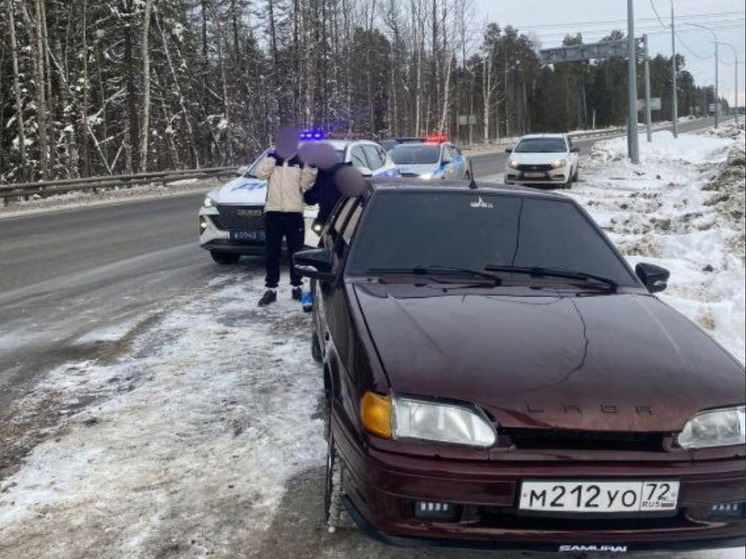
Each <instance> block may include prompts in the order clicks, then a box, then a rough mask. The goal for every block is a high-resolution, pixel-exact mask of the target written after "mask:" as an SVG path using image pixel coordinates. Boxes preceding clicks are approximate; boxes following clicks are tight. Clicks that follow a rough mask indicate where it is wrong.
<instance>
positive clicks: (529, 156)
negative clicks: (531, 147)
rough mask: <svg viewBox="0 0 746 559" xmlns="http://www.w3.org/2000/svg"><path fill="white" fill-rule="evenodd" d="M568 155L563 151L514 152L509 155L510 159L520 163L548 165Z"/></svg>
mask: <svg viewBox="0 0 746 559" xmlns="http://www.w3.org/2000/svg"><path fill="white" fill-rule="evenodd" d="M568 157H569V155H568V154H567V152H565V153H515V152H513V153H512V154H511V155H510V159H512V160H513V161H518V162H519V163H521V164H522V165H549V164H550V163H553V162H555V161H557V160H558V159H567V158H568Z"/></svg>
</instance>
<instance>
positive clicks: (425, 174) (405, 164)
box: [389, 136, 471, 180]
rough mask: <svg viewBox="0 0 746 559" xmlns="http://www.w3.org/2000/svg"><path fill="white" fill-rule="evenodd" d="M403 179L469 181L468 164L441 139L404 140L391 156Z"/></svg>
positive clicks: (451, 146)
mask: <svg viewBox="0 0 746 559" xmlns="http://www.w3.org/2000/svg"><path fill="white" fill-rule="evenodd" d="M389 155H390V156H391V159H392V160H393V161H394V164H395V165H396V167H397V168H398V169H399V171H400V172H401V175H402V176H403V177H419V178H421V179H452V180H470V179H471V171H470V168H469V161H468V160H467V158H466V156H464V155H463V154H462V153H461V152H460V151H459V150H458V148H457V147H456V146H455V145H453V144H452V143H451V142H447V141H445V138H443V137H442V136H431V137H428V138H425V139H422V140H413V139H412V138H404V139H401V140H400V143H399V144H398V145H396V146H394V148H393V149H392V150H391V151H390V152H389Z"/></svg>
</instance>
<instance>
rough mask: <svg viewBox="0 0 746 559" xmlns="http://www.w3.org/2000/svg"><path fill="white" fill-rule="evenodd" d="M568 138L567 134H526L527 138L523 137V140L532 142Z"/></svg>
mask: <svg viewBox="0 0 746 559" xmlns="http://www.w3.org/2000/svg"><path fill="white" fill-rule="evenodd" d="M566 137H567V134H558V133H552V134H526V135H525V136H521V140H532V139H534V138H561V139H563V140H564V139H565V138H566Z"/></svg>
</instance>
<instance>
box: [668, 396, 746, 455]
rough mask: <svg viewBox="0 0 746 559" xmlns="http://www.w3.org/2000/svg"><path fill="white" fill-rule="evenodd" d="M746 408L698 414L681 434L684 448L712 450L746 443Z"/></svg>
mask: <svg viewBox="0 0 746 559" xmlns="http://www.w3.org/2000/svg"><path fill="white" fill-rule="evenodd" d="M745 433H746V406H738V407H735V408H724V409H720V410H710V411H704V412H701V413H698V414H697V415H695V416H694V417H693V418H692V419H691V420H689V423H687V424H686V426H685V427H684V430H683V431H681V433H680V434H679V439H678V441H679V446H681V447H682V448H712V447H716V446H733V445H741V444H744V443H745V442H746V437H745Z"/></svg>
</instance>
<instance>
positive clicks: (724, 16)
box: [475, 0, 746, 106]
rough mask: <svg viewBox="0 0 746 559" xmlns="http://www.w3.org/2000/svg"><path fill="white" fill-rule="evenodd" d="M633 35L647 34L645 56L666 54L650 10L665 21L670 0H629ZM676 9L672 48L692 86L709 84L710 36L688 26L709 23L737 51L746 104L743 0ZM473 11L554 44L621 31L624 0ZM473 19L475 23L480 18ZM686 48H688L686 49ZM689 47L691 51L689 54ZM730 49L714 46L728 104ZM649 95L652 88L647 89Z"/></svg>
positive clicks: (525, 2)
mask: <svg viewBox="0 0 746 559" xmlns="http://www.w3.org/2000/svg"><path fill="white" fill-rule="evenodd" d="M633 1H634V9H635V27H636V30H635V35H637V36H638V37H641V36H642V34H643V33H648V35H649V43H650V54H651V56H655V55H656V54H657V53H662V54H665V55H666V56H670V55H671V32H670V28H667V29H664V28H663V27H662V26H661V24H660V22H659V21H658V19H657V18H656V14H655V12H654V11H653V5H655V7H656V8H657V10H658V13H659V14H660V16H661V18H662V19H663V22H664V23H665V24H666V25H669V24H670V20H671V3H670V0H633ZM673 1H674V8H675V13H676V28H677V35H678V36H679V37H680V39H679V38H677V48H676V51H677V52H678V53H679V54H681V55H683V56H684V57H685V60H686V66H685V69H686V70H688V71H689V72H691V73H692V74H693V75H694V79H695V80H696V82H697V84H698V85H714V84H715V58H714V48H715V47H714V45H713V44H712V41H713V37H712V35H711V34H710V33H708V32H707V31H705V30H703V29H699V28H696V27H693V26H691V25H689V23H697V24H700V25H705V26H707V27H710V28H711V29H712V30H713V31H714V32H715V33H716V34H717V38H718V41H720V42H723V43H729V44H730V45H732V46H733V47H734V48H735V49H736V51H737V52H738V62H739V67H738V70H739V71H738V101H739V105H741V106H744V104H746V95H745V94H744V92H745V91H746V87H745V85H746V80H744V61H745V60H746V46H745V45H744V18H745V17H746V15H745V14H746V12H745V11H744V1H743V0H707V1H706V2H703V1H702V0H673ZM475 8H476V13H477V14H479V16H484V15H486V16H487V20H488V21H490V22H497V23H498V24H500V26H501V27H505V26H507V25H508V24H510V25H513V26H514V27H516V28H518V29H519V30H520V31H521V32H523V33H526V34H528V35H532V36H535V37H536V38H537V39H538V41H539V42H540V43H541V46H542V47H543V48H550V47H555V46H560V44H561V42H562V38H563V37H564V36H565V35H566V34H568V33H571V34H574V33H576V32H578V31H581V32H582V33H583V38H584V40H585V42H587V43H593V42H596V41H598V40H599V39H601V38H602V37H603V36H604V35H608V33H609V31H611V30H612V29H622V30H623V31H625V32H626V30H627V23H626V22H627V2H626V1H625V0H521V1H519V2H516V1H507V0H475ZM482 20H483V18H482V17H477V18H476V21H482ZM687 47H688V49H689V50H688V49H687ZM690 51H691V52H690ZM733 62H734V53H733V50H732V49H730V48H728V47H727V46H721V47H720V76H719V86H720V94H721V96H722V97H725V98H726V99H728V101H729V102H730V103H733V100H734V93H735V85H734V82H735V67H734V65H733ZM653 94H654V95H655V92H653Z"/></svg>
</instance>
